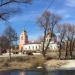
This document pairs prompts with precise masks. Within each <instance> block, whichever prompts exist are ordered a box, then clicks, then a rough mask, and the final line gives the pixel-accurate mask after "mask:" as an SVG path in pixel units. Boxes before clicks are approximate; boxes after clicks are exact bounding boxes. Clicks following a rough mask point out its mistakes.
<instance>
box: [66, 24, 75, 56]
mask: <svg viewBox="0 0 75 75" xmlns="http://www.w3.org/2000/svg"><path fill="white" fill-rule="evenodd" d="M66 38H67V41H68V51H69V54H70V57H72V51H73V45H74V44H73V42H74V38H75V26H74V25H73V24H66Z"/></svg>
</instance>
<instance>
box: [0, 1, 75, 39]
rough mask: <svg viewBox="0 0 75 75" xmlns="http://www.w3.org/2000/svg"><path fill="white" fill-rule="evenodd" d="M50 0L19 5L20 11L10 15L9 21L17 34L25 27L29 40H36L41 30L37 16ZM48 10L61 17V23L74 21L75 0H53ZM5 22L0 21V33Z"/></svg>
mask: <svg viewBox="0 0 75 75" xmlns="http://www.w3.org/2000/svg"><path fill="white" fill-rule="evenodd" d="M51 1H52V0H32V4H30V5H29V4H26V5H21V6H19V7H21V9H22V12H21V13H20V14H16V15H14V16H12V17H10V19H9V21H10V23H11V25H12V27H13V28H14V29H15V30H16V32H17V33H18V35H20V33H21V32H22V31H23V29H24V28H25V29H26V31H27V32H28V37H29V39H30V40H33V39H34V40H36V39H37V38H38V37H39V36H41V35H42V33H43V31H42V30H41V28H40V27H39V26H38V24H37V19H38V17H39V16H40V15H41V14H42V13H43V12H44V11H45V9H46V8H47V7H48V5H49V4H50V3H51ZM48 10H49V11H51V12H53V13H55V14H57V15H59V16H61V17H62V20H61V21H60V22H61V23H68V22H69V23H73V24H74V23H75V0H54V3H53V4H52V6H51V7H50V8H49V9H48ZM4 28H5V22H4V21H0V34H2V33H3V30H4Z"/></svg>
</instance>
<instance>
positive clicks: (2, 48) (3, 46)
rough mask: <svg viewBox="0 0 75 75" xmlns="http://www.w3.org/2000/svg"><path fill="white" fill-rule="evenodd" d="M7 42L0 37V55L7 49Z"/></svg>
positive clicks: (4, 38)
mask: <svg viewBox="0 0 75 75" xmlns="http://www.w3.org/2000/svg"><path fill="white" fill-rule="evenodd" d="M9 45H10V43H9V41H8V39H7V38H6V37H5V36H3V35H2V36H0V53H4V52H6V50H7V49H8V48H9Z"/></svg>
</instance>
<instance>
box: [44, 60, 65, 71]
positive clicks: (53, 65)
mask: <svg viewBox="0 0 75 75" xmlns="http://www.w3.org/2000/svg"><path fill="white" fill-rule="evenodd" d="M64 64H66V62H65V61H64V60H50V61H47V62H46V63H45V67H46V69H48V70H49V69H58V68H60V66H62V65H64Z"/></svg>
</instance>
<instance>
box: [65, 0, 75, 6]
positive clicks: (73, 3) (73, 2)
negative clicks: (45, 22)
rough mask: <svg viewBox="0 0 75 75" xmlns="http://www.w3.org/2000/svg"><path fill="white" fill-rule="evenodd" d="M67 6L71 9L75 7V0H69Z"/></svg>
mask: <svg viewBox="0 0 75 75" xmlns="http://www.w3.org/2000/svg"><path fill="white" fill-rule="evenodd" d="M66 5H67V6H69V7H75V0H67V2H66Z"/></svg>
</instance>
